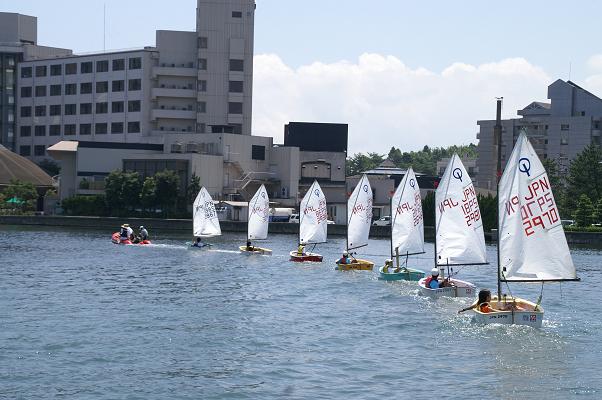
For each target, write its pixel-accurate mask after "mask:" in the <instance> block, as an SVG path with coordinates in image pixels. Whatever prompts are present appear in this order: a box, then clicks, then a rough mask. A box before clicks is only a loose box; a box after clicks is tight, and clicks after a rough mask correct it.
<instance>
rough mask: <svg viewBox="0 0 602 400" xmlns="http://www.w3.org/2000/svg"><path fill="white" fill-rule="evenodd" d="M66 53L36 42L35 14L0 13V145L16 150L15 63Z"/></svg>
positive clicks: (67, 51) (68, 51)
mask: <svg viewBox="0 0 602 400" xmlns="http://www.w3.org/2000/svg"><path fill="white" fill-rule="evenodd" d="M67 54H71V50H68V49H59V48H53V47H46V46H38V45H37V19H36V18H35V17H30V16H28V15H21V14H15V13H0V144H2V145H4V146H5V147H6V148H8V149H10V150H13V151H14V150H16V149H15V138H16V134H17V116H18V114H17V112H18V111H17V83H18V75H17V65H18V64H19V63H20V62H22V61H23V60H30V59H35V58H38V57H48V56H51V55H67Z"/></svg>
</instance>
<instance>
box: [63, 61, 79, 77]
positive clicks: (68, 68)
mask: <svg viewBox="0 0 602 400" xmlns="http://www.w3.org/2000/svg"><path fill="white" fill-rule="evenodd" d="M75 74H77V63H69V64H65V75H75Z"/></svg>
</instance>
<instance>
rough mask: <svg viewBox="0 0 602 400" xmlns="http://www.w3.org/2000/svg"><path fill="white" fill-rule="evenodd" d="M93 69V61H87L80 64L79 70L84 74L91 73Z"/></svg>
mask: <svg viewBox="0 0 602 400" xmlns="http://www.w3.org/2000/svg"><path fill="white" fill-rule="evenodd" d="M92 70H93V67H92V61H86V62H83V63H81V64H80V67H79V71H80V72H81V73H82V74H91V73H92Z"/></svg>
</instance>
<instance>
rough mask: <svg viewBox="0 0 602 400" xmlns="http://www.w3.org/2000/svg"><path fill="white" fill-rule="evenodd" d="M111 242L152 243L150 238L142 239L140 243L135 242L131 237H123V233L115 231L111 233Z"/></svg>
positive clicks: (128, 243)
mask: <svg viewBox="0 0 602 400" xmlns="http://www.w3.org/2000/svg"><path fill="white" fill-rule="evenodd" d="M111 242H113V243H114V244H127V245H130V244H151V241H150V240H142V241H140V242H138V243H134V242H132V241H131V240H130V239H124V240H122V239H121V235H120V234H119V232H115V233H113V234H112V235H111Z"/></svg>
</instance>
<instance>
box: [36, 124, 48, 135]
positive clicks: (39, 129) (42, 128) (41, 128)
mask: <svg viewBox="0 0 602 400" xmlns="http://www.w3.org/2000/svg"><path fill="white" fill-rule="evenodd" d="M34 134H35V135H36V136H46V125H36V127H35V128H34Z"/></svg>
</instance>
